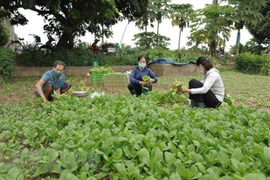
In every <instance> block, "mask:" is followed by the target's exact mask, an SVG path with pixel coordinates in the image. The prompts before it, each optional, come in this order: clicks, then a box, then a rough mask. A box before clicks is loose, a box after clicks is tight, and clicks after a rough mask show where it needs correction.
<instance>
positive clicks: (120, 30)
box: [15, 0, 252, 51]
mask: <svg viewBox="0 0 270 180" xmlns="http://www.w3.org/2000/svg"><path fill="white" fill-rule="evenodd" d="M172 3H175V4H183V3H190V4H192V5H193V7H194V9H199V8H204V6H205V5H206V4H211V3H212V0H172ZM20 12H22V13H23V14H24V15H25V16H26V18H28V20H29V23H28V24H27V25H25V26H15V33H16V34H17V35H18V37H20V38H24V39H25V41H26V42H33V41H34V39H33V37H32V36H29V34H36V35H39V36H40V37H41V42H42V43H45V42H46V41H47V36H46V34H45V33H44V30H43V25H44V21H43V18H42V17H40V16H38V15H37V13H36V12H33V11H30V10H20ZM154 25H155V26H156V25H157V24H156V23H155V24H154ZM125 28H126V31H125V33H124V30H125ZM112 31H113V33H114V34H113V37H111V38H105V41H106V42H107V43H123V44H125V45H131V46H132V47H134V46H135V45H134V42H132V39H133V38H134V37H133V35H134V34H137V33H141V32H143V31H141V30H139V29H138V28H136V26H135V24H134V23H132V22H131V23H129V24H128V22H127V21H122V22H120V23H118V24H116V25H114V26H113V27H112ZM148 31H153V32H156V28H148ZM159 32H160V34H161V35H163V36H167V37H169V38H170V39H171V40H170V45H169V46H168V47H169V49H171V50H174V49H177V48H178V36H179V28H178V27H173V26H172V25H171V22H170V20H168V19H164V20H163V21H162V23H161V24H160V31H159ZM189 34H190V29H189V28H186V29H184V31H183V32H182V35H181V41H180V46H181V48H183V47H185V45H186V43H187V37H188V36H189ZM236 36H237V32H236V31H232V32H231V37H230V40H229V41H228V42H227V45H226V48H225V50H226V51H228V50H229V48H230V46H233V45H235V42H236ZM251 37H252V36H251V35H250V33H249V32H248V31H247V30H246V29H244V30H241V39H240V42H241V43H242V44H245V43H246V42H247V41H249V40H250V39H251ZM79 39H80V40H81V41H82V42H87V43H89V44H92V43H93V41H94V39H95V37H94V35H92V34H90V33H87V34H86V35H85V36H83V37H80V38H79ZM121 40H122V41H121Z"/></svg>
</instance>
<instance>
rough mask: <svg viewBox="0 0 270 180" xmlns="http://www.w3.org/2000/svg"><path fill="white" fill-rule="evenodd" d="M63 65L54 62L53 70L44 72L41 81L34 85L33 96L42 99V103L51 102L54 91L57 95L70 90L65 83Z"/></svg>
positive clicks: (59, 62)
mask: <svg viewBox="0 0 270 180" xmlns="http://www.w3.org/2000/svg"><path fill="white" fill-rule="evenodd" d="M65 67H66V65H65V63H64V62H62V61H56V62H55V63H54V66H53V69H52V70H50V71H47V72H45V73H44V74H43V75H42V77H41V79H40V80H39V81H38V82H37V83H36V91H35V94H36V96H37V97H42V99H43V101H44V103H46V102H48V101H52V100H53V98H52V94H53V91H54V90H55V92H56V94H57V95H60V94H63V93H64V92H67V91H68V90H69V89H70V88H71V84H69V83H67V82H65V74H64V70H65Z"/></svg>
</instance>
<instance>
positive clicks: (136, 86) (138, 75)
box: [128, 56, 158, 96]
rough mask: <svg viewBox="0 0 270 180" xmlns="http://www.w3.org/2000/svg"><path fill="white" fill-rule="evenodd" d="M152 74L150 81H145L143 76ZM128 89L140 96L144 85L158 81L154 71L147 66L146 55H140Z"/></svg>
mask: <svg viewBox="0 0 270 180" xmlns="http://www.w3.org/2000/svg"><path fill="white" fill-rule="evenodd" d="M147 75H148V76H150V80H149V82H144V81H143V79H142V77H143V76H147ZM129 81H130V83H129V85H128V90H129V91H130V93H131V94H132V95H136V96H139V95H141V94H142V88H143V87H144V86H150V87H151V84H152V83H156V82H157V81H158V79H157V77H156V75H155V74H154V72H153V71H152V70H151V69H150V68H147V67H146V59H145V57H144V56H140V57H138V66H137V67H135V68H133V69H132V71H131V74H130V78H129Z"/></svg>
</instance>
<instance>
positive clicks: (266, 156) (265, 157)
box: [263, 147, 270, 163]
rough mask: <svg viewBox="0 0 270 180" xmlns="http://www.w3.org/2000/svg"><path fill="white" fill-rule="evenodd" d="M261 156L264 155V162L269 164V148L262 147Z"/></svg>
mask: <svg viewBox="0 0 270 180" xmlns="http://www.w3.org/2000/svg"><path fill="white" fill-rule="evenodd" d="M263 154H264V161H265V162H267V163H269V162H270V147H264V148H263Z"/></svg>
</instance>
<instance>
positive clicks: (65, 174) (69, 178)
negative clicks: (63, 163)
mask: <svg viewBox="0 0 270 180" xmlns="http://www.w3.org/2000/svg"><path fill="white" fill-rule="evenodd" d="M59 180H79V179H78V178H77V176H75V175H74V174H72V173H71V172H69V171H68V170H64V171H62V173H61V175H60V178H59Z"/></svg>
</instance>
